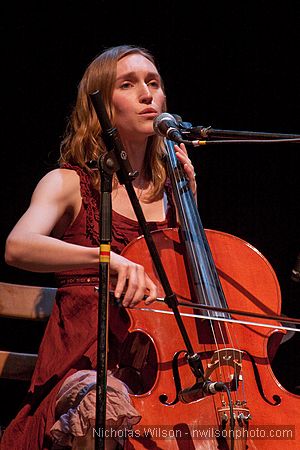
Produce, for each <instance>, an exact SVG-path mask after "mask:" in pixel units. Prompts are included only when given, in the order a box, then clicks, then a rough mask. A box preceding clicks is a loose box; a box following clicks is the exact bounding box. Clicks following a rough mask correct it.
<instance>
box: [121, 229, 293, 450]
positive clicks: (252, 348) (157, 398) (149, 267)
mask: <svg viewBox="0 0 300 450" xmlns="http://www.w3.org/2000/svg"><path fill="white" fill-rule="evenodd" d="M152 236H153V239H154V242H155V245H156V247H157V249H158V251H159V255H160V258H161V261H162V263H163V265H164V268H165V270H166V273H167V276H168V278H169V280H170V284H171V286H172V289H173V291H174V293H175V294H176V297H177V299H178V301H179V303H180V301H181V300H183V301H187V300H189V301H191V302H193V288H192V285H191V281H190V279H189V272H188V270H187V269H186V267H187V265H186V261H185V258H186V255H185V251H184V248H183V246H182V245H181V235H180V231H179V230H178V229H175V228H174V229H166V230H163V231H156V232H153V233H152ZM206 236H207V240H208V242H209V246H210V249H211V253H212V255H213V258H214V262H215V266H216V270H217V273H218V276H219V279H220V282H221V285H222V288H223V291H224V294H225V297H226V301H227V304H228V307H229V308H230V309H239V310H242V311H245V312H248V313H250V314H251V313H265V314H269V315H271V314H273V315H278V314H279V313H280V309H281V297H280V288H279V284H278V281H277V278H276V275H275V273H274V271H273V269H272V267H271V266H270V264H269V263H268V261H267V260H266V259H265V258H264V257H263V255H262V254H261V253H260V252H259V251H257V250H256V249H255V248H254V247H252V246H251V245H250V244H248V243H247V242H245V241H243V240H242V239H239V238H237V237H235V236H232V235H230V234H227V233H223V232H217V231H212V230H206ZM122 255H123V256H125V257H126V258H128V259H130V260H132V261H135V262H137V263H139V264H142V265H143V266H144V267H145V270H146V272H147V273H148V274H149V276H150V277H151V278H152V280H153V281H155V282H156V283H157V285H158V286H159V294H158V295H159V297H164V291H163V289H162V287H161V285H160V282H159V279H158V277H157V274H156V270H155V267H154V265H153V261H152V259H151V256H150V254H149V251H148V248H147V245H146V242H145V239H144V238H143V237H140V238H138V239H136V240H135V241H133V242H131V243H130V244H129V245H128V246H127V247H126V248H125V249H124V250H123V252H122ZM139 306H140V308H135V309H127V310H126V311H125V310H124V309H123V308H119V309H122V310H123V313H122V315H123V319H122V320H123V321H124V323H125V322H126V324H127V328H128V337H127V338H126V339H125V342H124V343H123V347H122V349H121V354H122V358H121V361H120V364H119V371H120V372H119V373H120V376H119V377H120V378H121V379H123V381H124V382H125V383H127V384H128V386H129V388H130V389H131V398H132V402H133V404H134V406H135V407H136V409H137V410H138V411H139V412H140V413H141V416H142V419H141V421H140V423H139V424H137V425H136V426H135V427H134V429H133V430H132V432H131V433H129V434H128V436H127V437H128V439H127V442H126V449H127V450H131V449H136V450H142V449H161V450H194V449H203V450H204V449H209V450H212V449H235V450H237V449H240V450H241V449H249V450H250V449H252V450H256V449H262V450H267V449H268V450H269V449H278V450H279V449H282V448H285V449H289V450H292V449H293V450H296V449H297V448H299V445H300V436H299V433H300V419H299V414H298V408H299V406H300V401H299V400H300V399H299V396H297V395H295V394H292V393H290V392H288V391H287V390H286V389H284V387H283V386H281V385H280V383H279V382H278V380H277V379H276V377H275V376H274V373H273V371H272V368H271V365H270V361H271V359H272V356H274V354H275V353H276V349H277V348H278V345H279V344H280V341H281V339H282V337H283V336H284V334H285V331H284V330H278V329H276V327H278V326H280V325H281V324H280V323H276V322H274V321H269V320H268V321H263V320H262V319H258V318H251V319H250V320H249V322H250V323H247V324H243V323H234V322H226V320H224V321H218V320H210V318H209V317H208V318H207V319H206V318H203V317H202V318H197V317H195V316H197V315H199V311H198V310H194V309H192V310H191V308H188V307H186V306H180V307H179V310H180V313H181V315H182V317H183V321H184V324H185V326H186V329H187V332H188V335H189V338H190V340H191V342H192V344H193V347H194V350H195V352H197V354H198V355H199V356H200V359H201V362H202V364H203V369H204V370H205V374H206V375H207V377H209V379H210V380H211V381H222V382H224V383H226V384H227V385H228V386H229V388H230V389H229V390H230V398H231V402H232V403H231V408H232V409H230V399H229V398H228V395H227V394H226V392H217V393H214V394H211V395H210V394H207V393H206V394H203V393H201V392H199V395H198V396H196V398H195V399H194V398H193V399H192V400H191V399H187V403H184V402H182V401H180V400H179V401H178V399H177V401H174V399H176V396H177V393H176V387H175V383H174V361H175V360H176V363H177V366H178V373H179V375H180V383H181V385H180V388H181V389H183V390H184V389H189V388H190V387H192V386H193V385H194V384H195V376H194V374H193V373H192V371H191V368H190V366H189V364H188V363H187V361H186V358H185V354H184V350H185V349H184V343H183V340H182V336H181V334H180V331H179V330H178V328H177V326H176V323H175V321H174V317H173V314H172V311H171V310H170V308H169V307H168V306H167V305H166V304H165V303H163V302H154V303H152V304H151V305H148V306H147V307H145V305H144V304H140V305H139ZM221 316H222V315H221ZM231 319H233V320H234V319H240V317H237V316H236V317H235V316H231ZM264 322H266V323H268V324H270V325H273V328H268V327H265V326H263V325H264ZM255 323H258V324H259V323H260V325H262V326H256V325H255ZM180 351H182V352H180ZM287 370H288V368H287ZM290 370H292V368H291V369H290ZM230 412H231V413H232V412H233V415H230ZM230 418H231V419H234V424H233V423H232V422H231V421H230ZM232 436H234V439H233V438H232Z"/></svg>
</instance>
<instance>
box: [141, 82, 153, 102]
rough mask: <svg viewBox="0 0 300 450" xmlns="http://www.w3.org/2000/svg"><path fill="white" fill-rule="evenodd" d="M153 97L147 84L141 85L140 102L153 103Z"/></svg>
mask: <svg viewBox="0 0 300 450" xmlns="http://www.w3.org/2000/svg"><path fill="white" fill-rule="evenodd" d="M152 99H153V96H152V93H151V90H150V88H149V86H148V85H147V84H144V85H143V86H142V87H141V91H140V102H141V103H151V102H152Z"/></svg>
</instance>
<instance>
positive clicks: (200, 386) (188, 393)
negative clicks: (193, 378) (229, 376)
mask: <svg viewBox="0 0 300 450" xmlns="http://www.w3.org/2000/svg"><path fill="white" fill-rule="evenodd" d="M225 389H226V386H225V384H224V383H220V382H219V381H215V382H213V381H209V380H207V381H204V383H203V382H199V383H195V384H194V386H192V387H189V388H186V389H182V390H181V391H180V392H179V394H178V398H179V400H180V401H181V402H182V403H192V402H196V401H197V400H200V398H203V397H204V396H205V395H213V394H216V393H217V392H222V391H225Z"/></svg>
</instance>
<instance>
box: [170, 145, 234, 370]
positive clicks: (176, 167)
mask: <svg viewBox="0 0 300 450" xmlns="http://www.w3.org/2000/svg"><path fill="white" fill-rule="evenodd" d="M165 147H166V152H167V155H168V156H169V158H168V163H169V167H170V174H171V176H170V178H171V181H172V185H173V189H174V191H175V192H176V193H177V195H175V199H176V200H177V208H178V210H179V211H180V213H181V216H180V214H179V216H180V218H181V220H182V222H183V224H185V231H189V232H190V233H191V227H190V225H189V220H188V219H189V218H188V217H187V214H188V211H187V209H188V207H189V205H186V206H184V204H183V199H185V202H186V203H188V200H190V203H192V204H191V205H190V206H191V207H192V208H191V211H193V209H195V213H196V214H197V210H196V207H195V208H193V206H195V203H194V198H193V197H192V195H191V191H190V186H189V183H188V182H187V179H186V175H185V172H184V170H183V166H182V164H181V163H180V161H178V160H177V158H176V154H175V149H174V143H173V142H170V141H167V140H165ZM175 172H176V178H175V177H174V176H173V175H174V173H175ZM179 184H180V185H182V186H183V185H184V186H185V187H184V189H179ZM183 197H184V198H183ZM196 223H197V222H196ZM181 225H182V224H181ZM199 225H200V224H199ZM200 234H201V233H200ZM187 235H189V234H188V233H187ZM195 242H198V243H199V244H200V243H201V242H202V241H201V240H200V239H199V236H192V238H191V239H190V245H189V247H188V250H189V251H188V252H187V254H188V256H189V259H190V261H189V262H190V264H191V263H192V265H193V270H194V272H195V274H196V279H197V280H198V287H199V288H200V292H201V297H202V299H203V300H204V303H205V304H206V305H209V299H208V298H207V292H206V289H203V283H202V277H201V273H200V268H199V265H198V264H197V262H198V259H197V257H196V249H195ZM192 244H193V245H192ZM201 255H202V257H203V258H205V267H206V268H207V269H209V270H210V279H211V280H213V276H212V268H211V266H210V264H209V258H208V255H207V253H206V251H205V249H201ZM204 286H205V281H204ZM196 292H197V293H198V291H196ZM198 303H199V298H198ZM211 315H212V313H210V312H209V311H208V316H211ZM194 317H195V318H196V316H194ZM217 326H218V328H219V333H220V336H221V341H222V344H223V345H224V347H225V338H224V334H223V330H222V327H221V326H220V324H219V323H218V324H217ZM209 327H210V330H211V334H212V336H213V340H214V344H215V348H216V349H217V351H219V350H220V347H219V343H218V340H217V337H216V331H215V329H214V325H213V322H211V321H210V322H209ZM231 341H232V339H231ZM222 344H221V345H222ZM204 348H205V345H204ZM219 372H220V376H221V379H222V378H225V375H224V374H222V370H221V362H220V360H219Z"/></svg>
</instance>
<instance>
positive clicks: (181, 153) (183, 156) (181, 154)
mask: <svg viewBox="0 0 300 450" xmlns="http://www.w3.org/2000/svg"><path fill="white" fill-rule="evenodd" d="M175 152H176V157H177V158H178V160H179V161H180V162H181V164H182V165H183V168H184V171H185V173H186V174H187V176H188V179H189V183H190V188H191V191H192V192H193V194H194V195H195V196H196V194H197V183H196V173H195V169H194V166H193V164H192V161H191V160H190V158H189V156H188V153H187V150H186V147H185V145H184V144H180V145H175Z"/></svg>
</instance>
